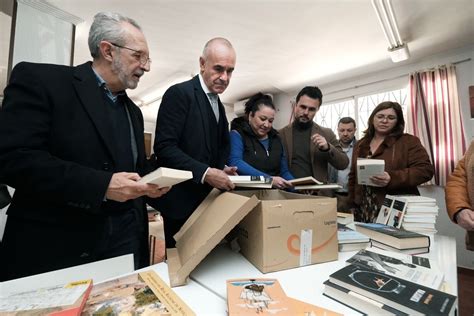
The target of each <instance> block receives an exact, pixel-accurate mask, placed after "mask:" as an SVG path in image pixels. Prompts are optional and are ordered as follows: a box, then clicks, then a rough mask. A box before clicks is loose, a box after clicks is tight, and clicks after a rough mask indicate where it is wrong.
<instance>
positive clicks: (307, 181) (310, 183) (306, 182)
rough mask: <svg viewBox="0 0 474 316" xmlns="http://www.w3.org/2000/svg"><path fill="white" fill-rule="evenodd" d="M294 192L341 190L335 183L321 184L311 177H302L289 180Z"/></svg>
mask: <svg viewBox="0 0 474 316" xmlns="http://www.w3.org/2000/svg"><path fill="white" fill-rule="evenodd" d="M288 182H290V183H291V184H292V185H293V186H294V189H295V190H320V189H342V187H341V186H340V185H339V184H336V183H323V182H321V181H318V180H317V179H315V178H313V177H303V178H297V179H293V180H289V181H288Z"/></svg>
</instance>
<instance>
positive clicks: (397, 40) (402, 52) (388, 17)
mask: <svg viewBox="0 0 474 316" xmlns="http://www.w3.org/2000/svg"><path fill="white" fill-rule="evenodd" d="M372 6H373V7H374V10H375V13H376V14H377V19H378V20H379V23H380V26H381V27H382V30H383V33H384V35H385V38H386V39H387V41H388V45H389V46H388V52H389V55H390V58H391V59H392V61H393V62H394V63H397V62H399V61H403V60H407V59H408V58H410V52H409V51H408V44H407V43H404V42H403V41H402V39H401V37H400V32H399V31H398V25H397V20H396V18H395V14H394V13H393V8H392V4H391V2H390V0H372Z"/></svg>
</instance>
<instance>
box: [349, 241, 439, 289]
mask: <svg viewBox="0 0 474 316" xmlns="http://www.w3.org/2000/svg"><path fill="white" fill-rule="evenodd" d="M346 263H347V264H356V265H361V266H364V267H365V268H368V269H372V270H375V271H380V272H383V273H386V274H389V275H393V276H396V277H398V278H401V279H404V280H408V281H411V282H414V283H418V284H421V285H424V286H427V287H430V288H433V289H439V288H440V286H441V284H442V282H443V279H444V274H443V273H442V272H441V271H440V270H439V269H437V268H436V267H431V264H430V262H429V259H427V258H423V257H417V256H410V255H405V254H402V253H399V252H392V251H384V250H380V249H376V248H370V249H365V250H360V251H359V252H358V253H356V254H355V255H354V256H352V257H351V258H349V259H347V260H346ZM419 264H421V265H419Z"/></svg>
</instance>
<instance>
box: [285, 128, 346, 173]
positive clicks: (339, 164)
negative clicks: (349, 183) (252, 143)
mask: <svg viewBox="0 0 474 316" xmlns="http://www.w3.org/2000/svg"><path fill="white" fill-rule="evenodd" d="M279 133H280V137H281V140H282V142H283V146H284V147H285V152H286V156H287V158H288V167H289V168H290V170H291V162H292V158H293V124H288V125H287V126H285V127H284V128H282V129H281V130H280V131H279ZM315 133H318V134H319V135H321V136H323V137H324V138H326V141H327V142H328V144H329V150H328V151H321V150H319V148H318V147H317V146H316V145H315V144H313V142H312V141H311V139H308V142H309V144H310V148H309V150H310V153H311V169H312V171H313V174H312V176H313V177H314V178H316V179H318V180H319V181H322V182H327V181H328V163H329V164H331V165H332V166H333V167H334V168H336V169H338V170H343V169H345V168H346V167H347V165H348V164H349V158H348V157H347V155H346V154H345V153H344V152H343V151H342V148H341V145H340V144H339V141H338V140H337V138H336V135H335V134H334V132H333V131H332V130H331V129H329V128H326V127H321V126H319V125H318V124H316V123H313V126H312V127H311V135H314V134H315ZM308 176H309V175H308Z"/></svg>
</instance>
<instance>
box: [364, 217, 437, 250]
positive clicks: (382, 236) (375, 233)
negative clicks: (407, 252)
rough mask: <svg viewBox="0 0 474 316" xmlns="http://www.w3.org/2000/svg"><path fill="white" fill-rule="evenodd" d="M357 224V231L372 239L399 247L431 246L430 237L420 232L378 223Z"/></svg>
mask: <svg viewBox="0 0 474 316" xmlns="http://www.w3.org/2000/svg"><path fill="white" fill-rule="evenodd" d="M355 225H356V229H357V231H359V232H361V233H362V234H364V235H367V236H369V237H370V239H372V241H378V242H381V243H384V244H386V245H390V246H392V247H394V248H397V249H408V248H423V247H429V246H430V238H429V237H428V236H426V235H422V234H419V233H415V232H410V231H407V230H401V229H398V228H396V227H392V226H388V225H383V224H377V223H355Z"/></svg>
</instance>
